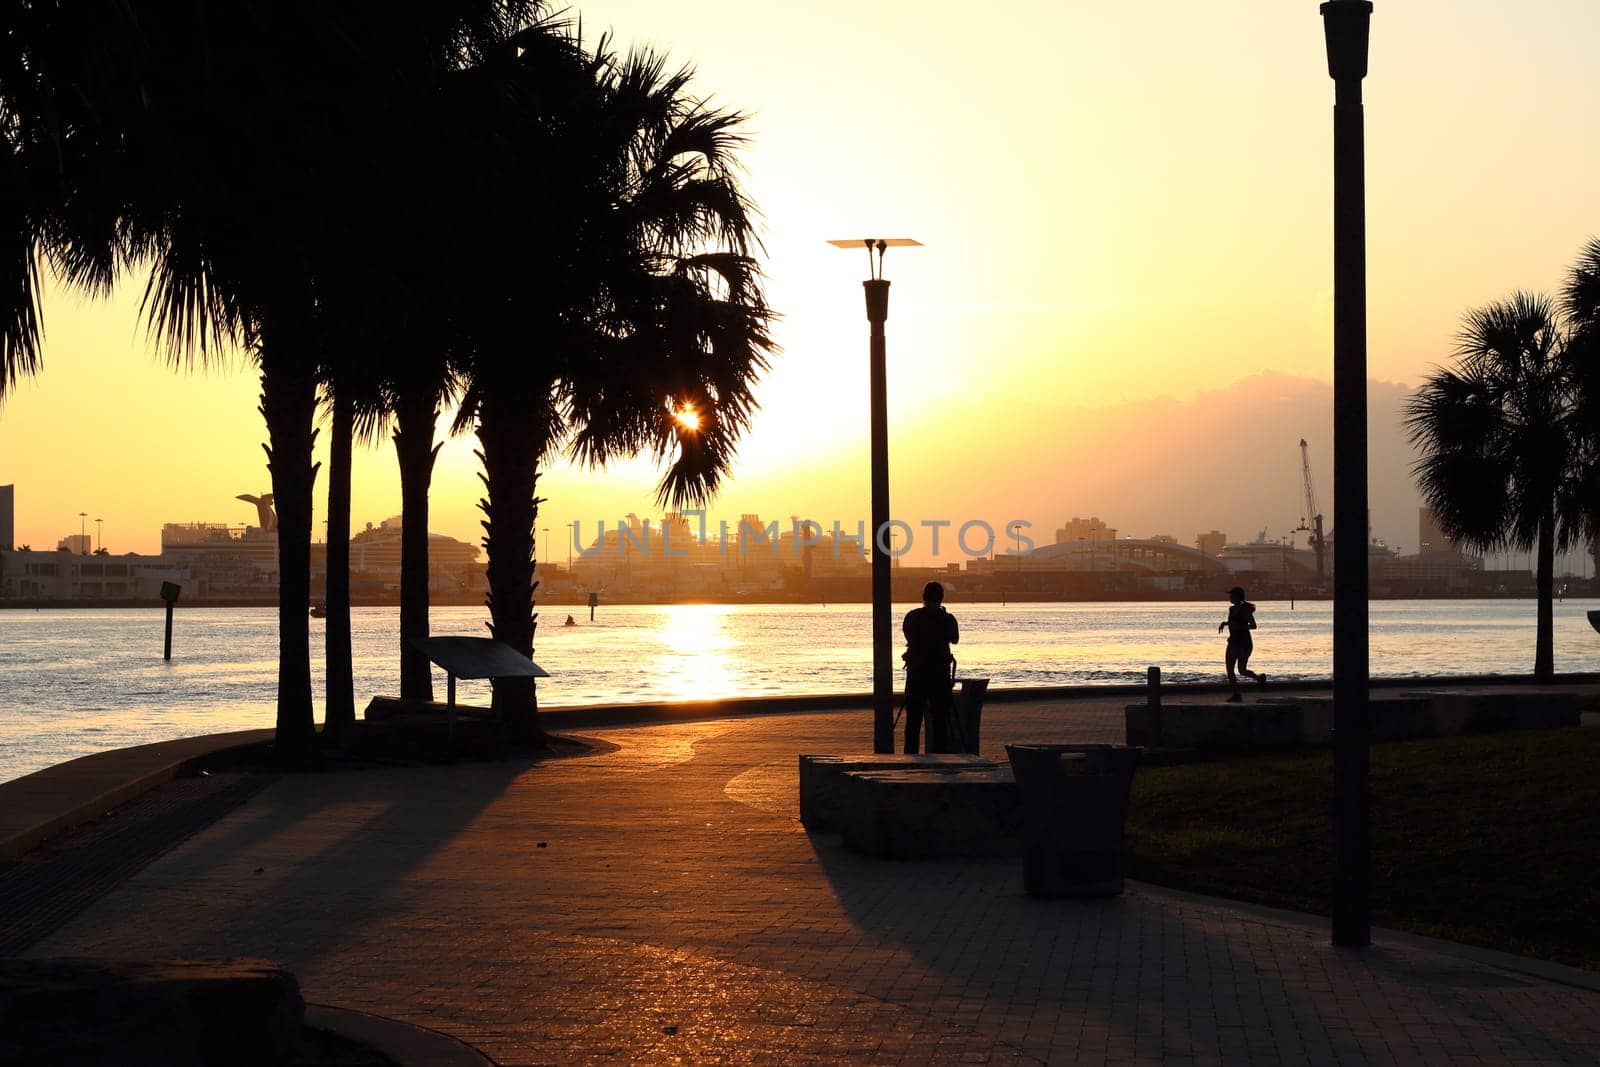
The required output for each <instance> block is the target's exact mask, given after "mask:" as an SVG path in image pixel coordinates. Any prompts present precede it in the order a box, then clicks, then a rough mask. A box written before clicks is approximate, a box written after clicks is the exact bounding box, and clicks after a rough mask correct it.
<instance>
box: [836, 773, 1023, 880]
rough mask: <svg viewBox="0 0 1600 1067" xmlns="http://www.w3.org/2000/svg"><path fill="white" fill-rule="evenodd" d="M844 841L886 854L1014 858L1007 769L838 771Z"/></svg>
mask: <svg viewBox="0 0 1600 1067" xmlns="http://www.w3.org/2000/svg"><path fill="white" fill-rule="evenodd" d="M844 781H845V793H844V805H845V806H844V811H843V812H841V814H840V829H841V830H843V831H844V843H845V844H846V845H847V846H849V847H850V848H852V849H854V850H855V851H857V852H862V853H865V854H866V855H869V856H881V857H885V858H889V859H906V860H912V859H937V858H948V857H958V856H1015V855H1019V854H1020V853H1021V849H1022V805H1021V803H1020V801H1019V799H1018V796H1017V784H1016V780H1015V779H1014V778H1013V777H1012V776H1011V769H1010V768H1009V767H998V766H991V767H989V768H982V769H972V770H952V771H948V772H945V773H937V774H930V773H928V772H927V771H925V770H920V769H919V770H910V771H906V770H876V771H873V770H863V771H848V772H846V773H845V775H844Z"/></svg>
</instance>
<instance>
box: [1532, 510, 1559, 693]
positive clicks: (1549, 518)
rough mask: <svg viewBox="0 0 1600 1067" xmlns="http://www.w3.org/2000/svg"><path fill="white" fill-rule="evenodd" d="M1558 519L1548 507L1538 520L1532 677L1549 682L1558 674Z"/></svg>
mask: <svg viewBox="0 0 1600 1067" xmlns="http://www.w3.org/2000/svg"><path fill="white" fill-rule="evenodd" d="M1555 570H1556V519H1555V512H1554V509H1553V508H1552V509H1550V510H1547V511H1546V512H1545V515H1544V520H1543V521H1542V522H1540V523H1539V571H1538V575H1537V580H1538V590H1539V629H1538V636H1537V638H1536V640H1535V651H1534V655H1533V677H1534V679H1535V680H1537V681H1540V682H1548V681H1550V680H1551V679H1552V678H1554V677H1555V673H1556V652H1555V649H1556V642H1555Z"/></svg>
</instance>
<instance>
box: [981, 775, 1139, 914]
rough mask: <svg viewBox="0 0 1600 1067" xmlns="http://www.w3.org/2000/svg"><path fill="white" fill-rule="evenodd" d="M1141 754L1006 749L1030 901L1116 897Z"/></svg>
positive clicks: (1023, 872) (1120, 890)
mask: <svg viewBox="0 0 1600 1067" xmlns="http://www.w3.org/2000/svg"><path fill="white" fill-rule="evenodd" d="M1142 751H1143V750H1142V749H1139V748H1133V747H1127V746H1122V745H1007V746H1006V755H1007V756H1009V757H1010V758H1011V770H1012V773H1013V774H1014V775H1015V776H1016V779H1017V793H1018V796H1019V799H1020V800H1021V802H1022V881H1023V885H1024V886H1025V887H1026V888H1027V891H1028V893H1029V895H1031V896H1036V897H1098V896H1115V895H1117V894H1118V893H1121V892H1122V841H1123V828H1124V823H1125V821H1126V819H1127V814H1128V797H1129V795H1130V793H1131V792H1132V790H1133V771H1134V767H1135V766H1136V765H1137V764H1138V760H1139V754H1140V752H1142Z"/></svg>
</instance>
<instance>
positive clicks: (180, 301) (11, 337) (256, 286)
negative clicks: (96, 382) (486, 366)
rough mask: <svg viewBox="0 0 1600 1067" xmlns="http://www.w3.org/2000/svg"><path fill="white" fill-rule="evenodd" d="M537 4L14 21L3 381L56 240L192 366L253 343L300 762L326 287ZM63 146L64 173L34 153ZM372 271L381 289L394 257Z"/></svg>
mask: <svg viewBox="0 0 1600 1067" xmlns="http://www.w3.org/2000/svg"><path fill="white" fill-rule="evenodd" d="M534 6H536V5H535V4H533V3H532V2H531V0H530V2H526V3H522V2H517V0H477V2H473V0H460V2H457V3H450V4H442V5H441V4H415V5H399V6H397V5H394V4H392V3H384V4H379V3H377V2H376V0H366V2H364V3H348V4H342V5H336V6H333V7H329V6H327V5H318V4H311V3H305V2H292V0H291V2H285V3H282V4H274V5H259V4H254V3H250V2H248V0H233V2H222V3H212V4H207V5H203V7H202V8H200V9H197V8H194V7H193V6H187V7H186V6H184V5H169V4H164V3H154V2H148V0H79V2H77V3H71V2H66V3H58V4H48V5H47V4H31V5H13V6H12V7H13V8H17V9H19V10H10V9H8V13H7V14H6V15H4V16H0V17H4V18H6V19H7V20H8V21H7V22H6V24H5V26H4V29H5V30H6V34H5V35H4V36H3V37H0V40H4V42H5V45H4V48H5V49H6V50H7V54H6V55H5V56H4V57H0V79H4V82H3V83H0V95H3V98H4V101H5V102H4V105H3V106H4V108H5V109H6V116H5V117H6V119H7V121H6V123H5V126H6V129H7V138H8V139H7V144H6V155H5V159H4V162H5V164H6V165H7V167H6V169H7V172H8V173H7V174H5V175H3V176H0V182H4V183H5V185H6V188H5V189H4V190H3V191H5V192H8V193H9V192H14V191H16V190H19V189H20V190H22V192H24V193H26V194H29V195H27V196H24V197H19V198H17V199H16V200H15V201H14V202H13V203H22V204H23V205H25V206H24V208H23V212H22V217H21V218H19V219H6V220H4V221H5V222H6V223H7V224H8V225H7V227H6V233H5V237H4V240H5V241H7V242H8V245H7V247H5V248H0V255H4V256H7V257H10V258H9V260H8V261H7V263H6V264H5V266H6V268H8V270H7V275H8V276H7V277H6V278H4V279H3V281H4V285H3V287H0V291H3V292H4V294H5V295H4V297H3V300H4V307H3V310H4V316H3V325H0V331H3V338H0V345H3V350H0V357H3V359H4V365H5V371H6V373H7V374H8V375H10V374H14V373H19V372H26V371H28V370H30V369H31V368H32V366H33V365H34V364H33V361H34V359H35V358H36V351H37V350H36V347H35V343H34V341H33V340H32V337H33V334H34V332H35V325H34V322H35V319H34V317H33V314H34V313H33V311H32V308H33V301H32V295H31V293H32V289H31V286H32V281H33V276H32V273H31V271H32V268H33V259H32V257H31V254H29V253H28V252H27V251H26V247H27V246H28V245H29V244H31V243H37V242H40V241H42V242H43V243H44V244H45V245H46V246H47V247H46V249H45V251H46V252H47V253H48V254H50V255H51V256H52V257H53V258H52V262H53V263H55V264H56V266H57V269H58V270H59V271H60V273H61V274H62V276H63V277H64V278H65V279H66V280H67V281H68V282H69V284H74V285H76V286H78V287H81V288H88V289H105V288H108V287H109V285H110V284H111V282H112V281H113V280H115V278H117V277H119V276H122V275H125V274H127V273H129V272H131V271H133V270H135V269H138V270H141V271H142V270H144V269H145V268H147V267H148V268H149V270H150V281H149V284H148V287H147V289H146V297H145V305H144V308H145V314H146V316H147V318H148V320H149V321H150V323H151V326H152V329H153V332H154V333H155V334H156V335H157V336H158V337H159V338H161V339H162V340H163V341H164V343H165V345H166V347H167V349H168V351H169V353H170V354H171V356H172V357H173V359H174V360H175V361H177V362H180V363H189V362H194V361H212V360H215V359H219V358H225V357H226V355H227V354H228V352H229V351H230V349H231V348H232V347H233V346H235V345H238V346H241V347H242V348H243V349H244V350H245V352H246V353H247V354H248V355H249V356H250V357H251V358H253V359H254V361H255V362H256V365H257V367H258V368H259V370H260V373H261V378H262V394H261V410H262V413H263V415H264V417H265V418H266V420H267V425H268V438H269V440H268V444H267V446H266V447H267V453H268V459H269V468H270V470H271V473H272V480H273V491H274V496H275V497H276V503H277V507H278V514H279V525H280V529H279V568H280V583H281V584H280V594H279V604H280V608H279V643H280V649H279V688H278V718H277V726H278V731H277V733H278V743H279V750H280V752H282V753H285V754H286V755H289V756H291V757H296V758H297V757H298V756H300V755H303V754H304V753H306V752H307V751H308V750H309V748H310V745H311V742H312V740H313V738H314V732H313V730H314V725H313V717H312V708H311V686H310V662H309V647H308V640H309V632H308V625H307V608H308V604H309V562H310V540H311V490H312V484H313V480H314V477H315V468H314V467H313V466H312V462H311V455H312V445H313V442H314V440H315V430H314V428H313V415H314V412H315V407H316V396H317V383H318V381H319V379H320V378H321V377H323V376H324V371H325V369H326V367H327V366H328V365H329V363H330V362H331V360H332V357H333V353H331V352H330V351H329V350H328V349H327V346H326V345H325V344H324V343H322V337H323V327H322V323H321V320H322V318H323V317H324V316H325V314H326V312H327V308H328V306H329V301H330V300H335V301H336V300H337V297H338V295H339V294H336V293H332V292H330V291H329V290H328V289H327V287H326V285H325V280H326V279H327V278H328V277H329V276H331V275H332V274H334V273H336V272H334V271H331V270H330V269H329V265H330V264H331V263H333V262H336V261H340V260H346V261H347V260H348V257H349V256H350V255H351V254H352V250H353V249H354V248H355V247H356V246H355V245H354V244H353V243H352V242H351V241H350V240H349V239H348V234H349V233H350V232H352V231H353V232H355V233H361V232H370V229H371V227H370V226H360V225H357V226H354V227H352V226H351V225H350V221H351V219H352V217H354V218H356V219H358V220H359V219H360V218H361V217H362V211H363V207H364V205H366V204H368V203H369V202H370V201H369V199H368V198H366V197H365V196H364V195H363V194H364V192H365V191H366V189H367V188H368V187H369V185H370V184H371V182H372V181H373V180H375V179H379V178H387V180H389V181H390V182H391V183H392V182H402V181H405V180H406V178H405V176H404V173H403V172H396V171H394V170H393V169H391V168H388V167H387V164H386V161H387V159H388V158H389V157H388V156H387V155H386V152H387V151H389V150H390V149H391V148H392V146H394V145H395V144H397V143H403V142H406V141H408V140H410V139H412V138H413V136H414V132H415V131H414V128H413V126H412V125H411V121H412V119H413V118H414V117H416V116H418V115H423V114H425V113H426V111H427V108H426V105H427V104H428V102H429V101H430V100H431V99H432V98H433V96H434V94H435V91H436V89H437V86H438V84H439V82H440V80H441V79H442V78H443V76H444V75H445V74H446V73H447V72H449V71H452V70H455V69H457V68H458V67H459V66H460V65H461V64H462V63H463V62H467V61H470V60H471V59H472V57H473V56H475V55H476V54H478V52H479V51H481V49H482V47H483V46H484V44H485V43H486V42H498V41H499V40H501V39H503V38H504V36H505V35H506V33H508V32H510V30H511V29H513V28H515V26H517V25H520V24H521V23H522V22H523V21H524V16H525V14H526V12H527V11H528V10H529V9H530V8H532V7H534ZM18 56H20V57H22V58H21V59H20V60H18V59H17V58H16V57H18ZM19 72H20V73H19ZM40 87H44V89H47V90H48V92H46V91H44V90H42V89H41V88H40ZM52 109H54V110H52ZM63 114H64V115H65V119H66V121H63ZM62 130H64V131H67V132H66V133H65V134H59V133H56V134H53V135H52V134H50V131H62ZM41 131H44V132H43V133H41ZM47 135H52V136H54V140H55V142H56V144H55V147H56V148H57V149H58V151H57V152H56V154H55V155H54V157H53V158H52V157H50V156H47V155H46V154H45V153H43V152H40V151H34V150H33V146H34V145H35V143H36V142H38V141H40V140H41V139H42V138H44V137H45V136H47ZM19 138H20V139H19ZM40 159H44V160H48V161H49V167H48V168H44V170H45V172H47V173H49V174H50V175H51V177H52V178H53V179H54V180H55V184H56V185H59V186H60V189H61V192H60V193H59V195H53V196H52V197H40V196H38V195H36V194H37V192H38V189H39V188H42V187H43V183H35V182H33V181H31V180H28V179H29V178H30V177H31V176H30V175H29V168H30V167H31V165H32V164H33V163H34V162H35V161H37V160H40ZM19 161H20V162H21V163H22V164H28V165H29V166H28V167H19V166H18V165H16V164H18V163H19ZM51 168H53V169H51ZM19 174H22V175H24V177H21V178H19V177H18V175H19ZM13 203H7V204H6V206H5V207H4V208H0V211H9V210H12V209H13ZM13 222H15V223H17V224H18V225H16V226H12V225H10V224H11V223H13ZM366 266H367V268H368V272H369V274H370V275H371V276H372V277H371V282H370V284H374V285H381V284H382V279H381V277H380V276H379V275H380V272H381V270H382V266H383V263H382V261H374V262H368V263H367V264H366ZM347 273H348V272H347Z"/></svg>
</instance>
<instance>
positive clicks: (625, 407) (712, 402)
mask: <svg viewBox="0 0 1600 1067" xmlns="http://www.w3.org/2000/svg"><path fill="white" fill-rule="evenodd" d="M518 44H519V48H520V49H521V62H520V65H519V71H518V73H519V74H520V75H521V78H520V88H521V92H519V93H516V94H513V96H512V97H511V98H512V99H514V100H515V101H517V106H518V107H519V108H520V109H521V111H520V114H519V115H518V116H517V118H516V120H515V121H514V122H513V123H512V124H511V125H512V126H513V128H515V129H516V130H517V131H518V136H517V137H516V138H515V141H516V144H517V151H519V152H521V153H523V156H522V158H520V159H517V160H513V161H512V165H511V167H510V168H509V173H510V174H512V175H515V176H516V180H517V181H518V183H519V188H518V193H519V194H520V195H504V196H492V195H490V196H481V197H478V198H476V200H477V202H479V203H483V204H488V205H491V206H493V208H494V215H493V219H492V220H491V219H485V220H484V224H483V225H482V226H480V227H478V228H476V229H475V232H482V233H489V234H492V235H493V236H494V237H495V238H496V241H495V242H494V243H493V244H492V245H491V246H490V247H488V248H484V249H481V250H479V252H478V254H477V255H476V256H475V257H474V261H475V262H476V263H478V264H479V265H480V267H481V268H482V270H483V276H482V277H481V278H474V279H473V280H472V283H471V285H470V286H469V289H470V290H471V291H472V292H473V293H474V294H475V295H476V297H477V299H478V300H479V301H480V303H478V304H476V305H475V306H474V307H473V308H472V311H471V313H470V314H469V315H467V316H465V317H464V319H463V322H462V324H461V329H462V331H463V336H464V337H465V338H466V344H467V345H468V347H469V348H470V359H469V361H468V367H469V373H470V383H471V384H470V386H469V388H468V390H467V393H466V396H465V401H464V403H463V406H462V409H461V416H460V418H459V419H458V426H464V425H467V424H469V423H470V424H471V425H473V426H474V428H475V431H476V434H477V438H478V446H479V447H478V456H479V459H480V461H481V462H482V464H483V475H482V477H483V481H484V485H485V488H486V490H487V492H486V495H485V498H484V499H483V500H482V501H480V505H479V506H480V507H481V508H482V510H483V511H484V514H485V520H484V523H483V526H484V531H485V536H484V547H485V548H486V550H487V552H488V559H489V561H488V572H487V577H488V584H489V596H488V606H489V611H490V617H491V623H490V628H491V631H492V632H493V634H494V636H495V637H496V638H498V639H499V640H501V641H503V642H505V643H507V644H509V645H511V646H512V647H513V648H516V649H517V650H518V651H520V652H523V653H524V654H531V652H532V646H533V638H534V630H535V626H536V622H537V615H536V614H535V613H534V611H533V605H534V600H533V597H534V591H535V589H536V587H537V582H535V581H534V557H535V548H536V546H535V541H534V528H535V526H536V523H537V518H538V507H539V504H540V503H541V502H542V501H541V500H540V498H538V496H537V495H536V490H537V483H538V476H539V466H540V465H541V464H542V463H544V462H547V461H548V460H549V459H550V458H551V457H552V456H553V455H554V454H556V453H557V452H559V451H560V450H561V449H562V448H563V446H564V447H565V448H566V450H567V451H568V453H569V454H571V455H573V456H574V457H576V458H577V459H579V460H580V461H582V462H585V463H587V464H589V465H591V466H596V467H598V466H603V465H604V464H605V463H607V462H608V461H610V460H612V459H615V458H618V457H622V456H632V455H635V454H638V453H640V452H649V453H651V454H652V455H653V456H655V458H656V459H657V460H659V461H663V462H667V463H668V467H667V470H666V472H665V474H664V476H663V478H662V482H661V485H660V490H659V492H660V496H661V499H662V501H663V502H666V503H671V504H674V505H679V506H681V505H684V504H692V503H702V502H704V501H705V500H706V499H707V497H708V496H709V495H710V494H711V493H712V492H714V491H715V489H716V488H717V486H718V484H719V482H720V480H721V478H722V477H723V475H724V474H725V473H726V472H727V470H728V468H729V466H730V464H731V462H732V457H733V450H734V446H735V443H736V441H737V440H738V438H739V436H740V435H741V434H742V432H743V431H744V430H745V429H746V428H747V427H748V425H749V421H750V417H751V415H752V414H753V412H754V409H755V401H754V398H753V395H752V388H753V384H754V381H755V378H756V376H757V374H758V373H759V372H760V371H761V370H762V369H763V368H764V367H765V365H766V364H765V361H766V355H767V353H768V352H769V351H770V350H771V349H772V342H771V339H770V338H769V336H768V334H767V322H768V319H769V313H768V311H767V308H766V304H765V301H764V299H763V296H762V292H761V288H760V284H759V282H760V278H759V271H758V269H757V267H756V264H755V262H754V260H753V258H752V257H751V256H750V254H749V253H750V250H751V247H752V245H753V243H754V238H753V226H752V218H751V212H750V209H749V207H748V205H747V204H746V202H745V199H744V197H743V195H742V193H741V192H740V190H739V186H738V183H737V181H736V178H735V175H734V170H733V167H734V154H735V151H736V149H737V147H738V145H739V143H740V138H739V135H738V133H737V126H738V124H739V122H740V121H741V118H740V116H738V115H736V114H731V113H727V112H722V111H718V110H716V109H713V108H710V107H707V106H705V105H704V104H702V103H701V102H699V101H698V100H696V99H694V98H693V97H691V96H690V95H689V94H688V91H687V86H688V82H689V79H690V73H689V72H688V71H687V70H680V71H676V72H673V73H668V72H667V71H666V68H665V65H664V63H663V61H662V60H661V59H660V58H659V57H656V56H654V55H651V54H649V53H637V54H634V55H631V56H629V57H628V58H627V59H625V60H619V59H617V58H616V57H615V56H613V55H611V54H610V53H608V52H607V51H606V50H605V46H604V43H603V42H602V45H601V49H600V54H599V55H598V56H596V57H592V58H591V57H586V56H585V55H584V54H583V51H582V49H581V47H580V46H579V45H578V42H577V41H576V40H575V39H573V38H571V37H568V36H567V35H566V29H565V28H564V27H545V28H543V29H542V30H541V31H540V35H539V37H538V39H534V38H533V37H532V36H531V35H525V36H524V37H523V38H522V39H521V40H520V41H519V42H518ZM507 172H508V171H507V169H506V168H494V167H482V168H477V169H476V173H479V174H492V173H502V174H504V173H507ZM551 204H554V205H559V210H558V211H551V210H549V205H551ZM494 704H495V709H496V711H497V713H498V714H499V715H500V716H501V717H502V721H504V722H506V723H507V724H508V726H509V727H510V729H511V732H512V734H513V736H517V737H521V738H523V739H526V740H533V739H536V738H537V736H538V728H537V720H536V717H535V716H536V702H535V700H534V691H533V687H532V685H531V683H528V682H498V683H496V685H495V690H494Z"/></svg>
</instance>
